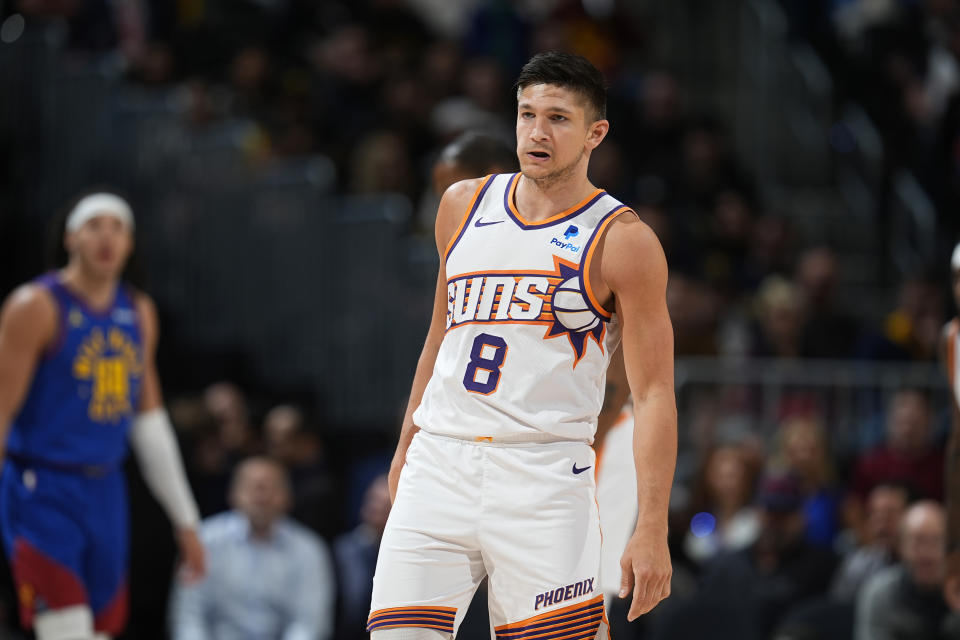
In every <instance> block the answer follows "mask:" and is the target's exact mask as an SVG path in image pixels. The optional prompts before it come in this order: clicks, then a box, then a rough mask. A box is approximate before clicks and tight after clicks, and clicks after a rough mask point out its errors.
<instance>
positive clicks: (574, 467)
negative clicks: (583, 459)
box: [573, 462, 592, 475]
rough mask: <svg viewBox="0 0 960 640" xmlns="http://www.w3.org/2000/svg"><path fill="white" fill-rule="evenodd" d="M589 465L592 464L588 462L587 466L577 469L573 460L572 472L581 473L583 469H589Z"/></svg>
mask: <svg viewBox="0 0 960 640" xmlns="http://www.w3.org/2000/svg"><path fill="white" fill-rule="evenodd" d="M591 466H592V465H589V464H588V465H587V466H585V467H582V468H580V469H578V468H577V463H576V462H574V463H573V473H574V475H576V474H578V473H583V472H584V471H586V470H587V469H589V468H590V467H591Z"/></svg>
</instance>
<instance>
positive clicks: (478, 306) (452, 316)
mask: <svg viewBox="0 0 960 640" xmlns="http://www.w3.org/2000/svg"><path fill="white" fill-rule="evenodd" d="M560 280H561V279H560V276H559V275H557V274H552V273H551V274H542V273H540V274H533V273H527V274H523V273H518V274H504V273H489V274H468V275H464V276H458V277H456V278H452V279H451V280H450V281H448V282H447V329H448V330H449V329H452V328H454V327H457V326H459V325H462V324H468V323H476V322H512V323H531V324H549V323H551V322H552V321H553V316H552V314H551V310H550V297H551V295H552V294H553V290H554V289H555V288H556V287H557V285H558V284H559V283H560Z"/></svg>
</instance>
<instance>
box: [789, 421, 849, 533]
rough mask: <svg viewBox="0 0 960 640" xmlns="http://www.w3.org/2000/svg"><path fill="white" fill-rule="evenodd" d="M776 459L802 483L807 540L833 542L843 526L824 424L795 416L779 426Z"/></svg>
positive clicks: (838, 494)
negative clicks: (804, 498)
mask: <svg viewBox="0 0 960 640" xmlns="http://www.w3.org/2000/svg"><path fill="white" fill-rule="evenodd" d="M776 457H777V459H778V460H777V462H778V463H779V464H780V465H781V466H782V467H783V471H785V472H787V473H792V474H794V475H795V476H796V477H797V478H798V479H799V480H800V482H801V483H802V484H803V489H804V492H805V493H806V496H807V497H806V500H805V501H804V505H803V511H804V514H805V516H806V521H807V530H806V532H805V534H804V535H805V537H806V539H807V542H809V543H810V544H814V545H817V546H821V547H830V546H832V545H833V539H834V537H835V536H836V535H837V532H838V531H839V529H840V525H839V517H838V516H839V511H840V493H839V492H838V490H837V487H836V486H835V484H834V472H833V463H832V461H831V459H830V451H829V450H828V448H827V437H826V434H825V432H824V429H823V426H822V425H821V424H820V423H819V422H817V421H816V420H814V419H812V418H804V417H794V418H790V419H788V420H786V421H785V422H784V423H783V424H782V425H781V427H780V433H779V451H778V452H777V454H776Z"/></svg>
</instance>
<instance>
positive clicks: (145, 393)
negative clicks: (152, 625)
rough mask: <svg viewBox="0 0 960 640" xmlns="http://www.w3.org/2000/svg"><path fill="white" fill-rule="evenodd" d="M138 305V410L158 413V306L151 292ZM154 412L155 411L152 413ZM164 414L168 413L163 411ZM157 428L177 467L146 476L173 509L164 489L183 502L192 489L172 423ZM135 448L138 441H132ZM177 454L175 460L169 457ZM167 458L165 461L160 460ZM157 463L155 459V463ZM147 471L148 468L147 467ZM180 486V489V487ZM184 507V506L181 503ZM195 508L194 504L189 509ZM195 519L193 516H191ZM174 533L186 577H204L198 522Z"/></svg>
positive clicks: (180, 526)
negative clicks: (140, 380)
mask: <svg viewBox="0 0 960 640" xmlns="http://www.w3.org/2000/svg"><path fill="white" fill-rule="evenodd" d="M135 305H136V308H137V316H138V318H139V319H140V332H141V336H142V338H143V386H142V388H141V393H140V405H139V407H138V412H139V414H140V415H141V416H144V415H157V413H158V410H161V409H162V408H163V393H162V391H161V387H160V377H159V375H158V373H157V365H156V356H157V343H158V341H159V334H160V330H159V322H158V320H157V308H156V305H155V304H154V302H153V300H152V299H151V298H150V296H148V295H146V294H143V293H139V294H137V296H136V299H135ZM151 412H152V413H151ZM163 415H164V416H165V414H163ZM164 419H165V418H164ZM151 426H154V428H155V429H156V427H157V426H159V427H160V429H157V431H156V432H160V433H163V435H165V436H167V437H166V438H164V440H163V442H162V443H160V442H158V443H157V444H160V445H161V446H163V447H164V448H165V449H167V451H166V458H167V460H166V461H165V462H166V463H167V464H171V463H173V464H174V465H176V466H177V468H176V469H175V470H174V471H173V472H172V473H170V471H169V470H168V469H164V468H163V467H162V466H159V465H158V466H157V469H156V471H155V472H154V475H156V476H160V475H168V476H176V477H167V478H160V479H154V481H153V482H152V483H151V482H150V478H147V480H148V485H153V486H150V488H151V490H152V491H153V492H154V494H155V495H157V498H158V499H160V500H161V502H162V503H166V504H164V507H165V508H166V509H167V510H168V513H169V511H170V508H171V507H170V505H169V502H170V500H166V501H164V500H163V499H162V497H161V495H158V494H162V493H164V492H165V491H166V492H171V491H172V494H171V495H176V494H180V495H179V496H178V497H175V498H173V500H174V502H183V501H184V500H189V501H190V502H192V497H191V496H189V495H188V496H183V494H184V493H185V492H186V493H189V489H188V488H185V487H182V486H180V487H178V486H177V483H178V481H179V484H181V485H184V484H185V483H186V480H185V476H184V474H183V471H182V462H181V461H180V454H179V450H177V448H176V441H175V438H174V437H173V435H172V430H170V427H169V423H168V422H167V423H166V424H163V425H151ZM134 428H135V429H142V426H135V427H134ZM132 444H133V445H134V449H135V451H136V443H135V442H133V443H132ZM145 446H148V445H147V444H146V443H145V444H144V445H141V448H143V447H145ZM138 457H139V458H140V460H141V465H144V464H145V463H146V464H149V461H147V460H146V459H145V457H144V456H143V455H140V456H138ZM171 458H175V459H174V460H170V459H171ZM160 462H164V461H160ZM155 464H156V463H155ZM144 471H145V473H147V471H146V469H144ZM158 482H161V483H163V484H165V485H168V486H165V487H163V488H158V487H157V486H156V485H157V483H158ZM178 489H179V491H178ZM181 508H182V507H181ZM191 508H192V509H195V507H193V506H192V505H191V507H190V508H188V510H190V509H191ZM191 519H192V517H191ZM174 526H175V536H176V540H177V546H178V548H179V550H180V557H181V558H182V562H183V571H182V574H183V575H184V577H185V578H186V579H187V580H195V579H199V578H201V577H202V576H203V575H204V574H205V573H206V558H205V554H204V550H203V544H202V543H201V542H200V538H199V537H198V535H197V529H196V526H195V524H193V525H189V526H188V525H185V524H182V523H180V524H178V523H175V524H174Z"/></svg>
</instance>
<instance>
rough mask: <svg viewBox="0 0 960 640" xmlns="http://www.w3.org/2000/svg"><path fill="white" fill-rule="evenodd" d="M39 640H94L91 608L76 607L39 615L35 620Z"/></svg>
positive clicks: (34, 626)
mask: <svg viewBox="0 0 960 640" xmlns="http://www.w3.org/2000/svg"><path fill="white" fill-rule="evenodd" d="M33 630H34V633H35V634H36V636H37V640H93V638H94V635H93V614H92V613H91V612H90V607H88V606H86V605H76V606H73V607H64V608H63V609H52V610H50V611H44V612H43V613H38V614H37V615H36V617H35V618H34V619H33Z"/></svg>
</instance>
